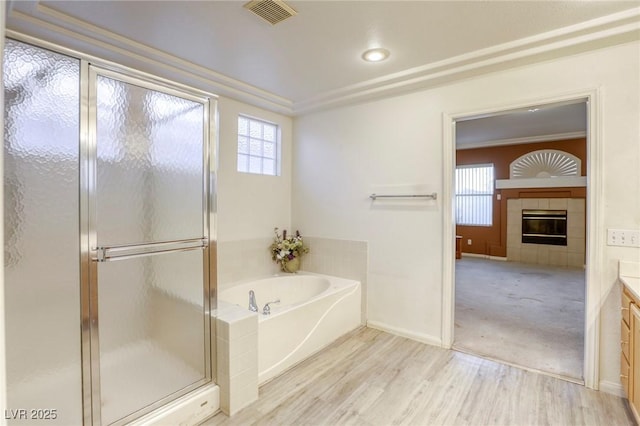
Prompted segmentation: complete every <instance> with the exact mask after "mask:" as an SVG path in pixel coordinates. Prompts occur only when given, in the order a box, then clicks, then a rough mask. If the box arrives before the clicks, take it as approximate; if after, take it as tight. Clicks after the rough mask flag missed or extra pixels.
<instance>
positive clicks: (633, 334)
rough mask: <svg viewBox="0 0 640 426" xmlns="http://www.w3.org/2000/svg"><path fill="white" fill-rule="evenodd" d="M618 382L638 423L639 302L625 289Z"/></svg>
mask: <svg viewBox="0 0 640 426" xmlns="http://www.w3.org/2000/svg"><path fill="white" fill-rule="evenodd" d="M620 382H621V383H622V387H623V388H624V391H625V393H626V395H627V398H628V399H629V405H630V406H631V411H632V412H633V415H634V417H635V418H636V421H637V422H639V423H640V416H639V415H638V413H639V412H640V300H637V299H636V298H635V297H634V296H633V295H632V294H631V292H629V290H628V289H627V288H626V287H623V290H622V320H621V321H620Z"/></svg>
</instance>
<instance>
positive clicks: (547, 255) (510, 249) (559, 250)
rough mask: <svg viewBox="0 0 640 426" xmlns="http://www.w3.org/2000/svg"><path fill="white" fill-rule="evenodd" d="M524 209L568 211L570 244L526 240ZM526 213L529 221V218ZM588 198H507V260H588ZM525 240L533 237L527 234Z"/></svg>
mask: <svg viewBox="0 0 640 426" xmlns="http://www.w3.org/2000/svg"><path fill="white" fill-rule="evenodd" d="M523 211H524V212H525V213H528V212H531V211H535V212H549V211H553V212H562V211H566V245H561V244H550V243H545V242H544V241H545V239H544V238H540V239H539V240H540V242H539V243H523V242H522V241H523V233H522V223H523ZM526 216H527V215H526V214H525V221H526ZM585 225H586V210H585V199H584V198H519V199H509V200H508V201H507V260H509V261H515V262H525V263H537V264H542V265H555V266H574V267H581V266H584V264H585V246H586V244H585V241H586V239H585V229H586V226H585ZM524 239H525V240H528V241H533V240H534V239H531V238H527V237H526V236H525V238H524Z"/></svg>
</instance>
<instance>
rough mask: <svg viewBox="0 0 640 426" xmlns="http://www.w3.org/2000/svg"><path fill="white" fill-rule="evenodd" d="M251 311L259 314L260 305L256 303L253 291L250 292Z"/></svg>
mask: <svg viewBox="0 0 640 426" xmlns="http://www.w3.org/2000/svg"><path fill="white" fill-rule="evenodd" d="M249 310H250V311H251V312H258V304H257V303H256V294H255V293H254V292H253V290H249Z"/></svg>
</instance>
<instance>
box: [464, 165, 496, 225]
mask: <svg viewBox="0 0 640 426" xmlns="http://www.w3.org/2000/svg"><path fill="white" fill-rule="evenodd" d="M480 168H491V185H490V186H489V187H490V190H488V191H482V190H478V191H476V192H472V191H461V188H460V186H461V185H462V184H461V183H460V182H459V181H458V179H459V178H460V177H459V174H458V170H463V169H480ZM495 182H496V174H495V166H494V165H493V164H492V163H484V164H464V165H459V166H456V181H455V188H454V190H455V196H456V209H455V210H456V211H455V213H456V214H455V217H456V225H461V226H482V227H491V226H493V194H495ZM468 186H471V182H469V183H468ZM458 197H483V198H487V199H488V200H489V203H488V209H489V211H488V212H485V215H484V216H485V217H488V223H486V222H481V221H474V220H473V218H472V220H469V221H466V222H465V221H463V220H462V219H461V217H463V216H469V215H468V214H466V215H462V214H461V213H459V210H460V208H461V206H460V205H459V201H458V200H459V198H458Z"/></svg>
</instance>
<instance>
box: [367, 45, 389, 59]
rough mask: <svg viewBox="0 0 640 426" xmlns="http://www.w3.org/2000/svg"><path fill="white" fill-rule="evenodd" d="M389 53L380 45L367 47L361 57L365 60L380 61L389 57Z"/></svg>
mask: <svg viewBox="0 0 640 426" xmlns="http://www.w3.org/2000/svg"><path fill="white" fill-rule="evenodd" d="M389 55H390V53H389V51H388V50H387V49H383V48H381V47H378V48H375V49H369V50H367V51H365V52H364V53H363V54H362V59H364V60H365V61H367V62H380V61H384V60H385V59H387V58H388V57H389Z"/></svg>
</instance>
